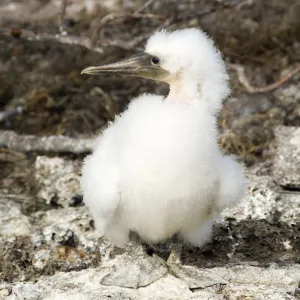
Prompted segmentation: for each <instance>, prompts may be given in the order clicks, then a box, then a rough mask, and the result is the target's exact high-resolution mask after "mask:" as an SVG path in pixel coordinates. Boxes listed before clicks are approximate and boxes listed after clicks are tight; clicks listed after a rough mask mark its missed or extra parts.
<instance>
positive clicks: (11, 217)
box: [0, 194, 31, 236]
mask: <svg viewBox="0 0 300 300" xmlns="http://www.w3.org/2000/svg"><path fill="white" fill-rule="evenodd" d="M8 198H9V197H8V196H7V195H5V194H0V236H28V235H29V234H30V230H31V225H30V223H29V220H28V218H27V217H26V216H25V215H23V214H22V213H21V206H20V205H19V204H18V203H16V202H14V201H12V200H9V199H8Z"/></svg>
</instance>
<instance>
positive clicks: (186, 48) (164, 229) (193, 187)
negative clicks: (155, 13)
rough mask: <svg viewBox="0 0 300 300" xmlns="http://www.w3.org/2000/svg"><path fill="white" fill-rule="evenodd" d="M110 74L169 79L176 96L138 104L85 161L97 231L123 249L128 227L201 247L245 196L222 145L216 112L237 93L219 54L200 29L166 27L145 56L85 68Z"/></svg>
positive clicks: (85, 187)
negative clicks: (224, 213) (225, 212)
mask: <svg viewBox="0 0 300 300" xmlns="http://www.w3.org/2000/svg"><path fill="white" fill-rule="evenodd" d="M108 72H109V73H112V72H113V73H117V74H123V75H129V76H139V77H144V78H151V79H154V80H159V81H164V82H166V83H168V84H169V85H170V93H169V95H168V96H167V97H166V98H164V97H162V96H156V95H149V94H146V95H141V96H139V97H138V98H136V99H133V100H132V101H131V103H130V105H129V106H128V109H127V110H126V111H125V112H124V113H122V114H121V115H119V116H117V117H116V119H115V121H114V122H113V123H112V124H110V125H109V127H108V128H107V129H106V130H105V131H104V132H103V134H102V135H101V136H99V138H98V139H97V140H96V143H95V147H94V150H93V153H92V154H91V155H89V156H88V157H87V158H86V159H85V161H84V166H83V169H82V178H81V189H82V192H83V197H84V203H85V204H86V206H87V207H88V208H89V209H90V211H91V213H92V216H93V218H94V221H95V226H96V228H97V230H98V231H99V234H100V235H101V236H102V235H103V236H106V237H107V238H108V239H109V240H111V241H112V242H113V243H117V244H122V243H126V242H128V240H129V231H135V232H136V233H138V234H139V236H140V237H141V238H142V239H143V240H144V241H146V242H149V243H157V242H162V241H165V240H166V239H168V238H170V237H172V236H173V235H174V234H176V233H179V234H180V235H181V236H182V237H183V239H184V240H185V241H186V242H187V243H191V244H192V245H195V246H201V245H203V243H205V242H206V241H207V240H209V238H210V236H211V232H212V225H213V222H214V221H215V219H216V218H217V217H218V216H219V214H220V212H221V211H222V210H223V209H224V208H226V207H230V206H232V205H233V204H234V203H236V202H237V201H238V200H240V199H241V198H242V196H243V193H244V176H243V170H242V168H241V166H240V165H239V164H238V163H237V162H236V161H235V160H234V159H233V158H232V157H229V156H223V155H222V153H221V151H220V149H219V146H218V143H217V137H218V130H217V126H216V121H217V120H216V119H217V114H218V112H219V110H220V108H221V106H222V101H223V100H224V99H225V98H226V97H227V96H228V95H229V93H230V88H229V85H228V75H227V73H226V70H225V66H224V62H223V60H222V57H221V54H220V52H219V51H218V50H217V48H216V47H215V46H214V44H213V42H212V40H210V39H209V38H208V37H207V35H206V34H205V33H203V32H202V31H200V30H198V29H184V30H178V31H174V32H171V33H169V32H166V31H159V32H157V33H155V34H154V35H153V36H152V37H150V39H149V40H148V42H147V45H146V49H145V53H143V54H141V55H136V56H134V57H132V58H129V59H126V60H123V61H120V62H117V63H113V64H109V65H105V66H97V67H88V68H86V69H84V70H83V71H82V73H84V74H91V75H98V74H102V73H103V74H104V73H108Z"/></svg>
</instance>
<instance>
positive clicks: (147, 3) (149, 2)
mask: <svg viewBox="0 0 300 300" xmlns="http://www.w3.org/2000/svg"><path fill="white" fill-rule="evenodd" d="M154 1H155V0H148V1H146V2H145V3H144V4H143V5H142V6H141V7H140V8H139V9H137V10H136V13H137V14H139V13H141V12H142V11H143V10H145V9H146V8H147V7H148V6H150V5H151V4H152V3H153V2H154Z"/></svg>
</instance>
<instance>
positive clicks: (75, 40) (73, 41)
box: [0, 28, 104, 53]
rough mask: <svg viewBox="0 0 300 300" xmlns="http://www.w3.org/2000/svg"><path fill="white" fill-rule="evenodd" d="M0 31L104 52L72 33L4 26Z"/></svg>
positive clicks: (87, 40) (29, 38)
mask: <svg viewBox="0 0 300 300" xmlns="http://www.w3.org/2000/svg"><path fill="white" fill-rule="evenodd" d="M0 33H2V34H4V35H9V36H13V37H15V38H23V39H25V40H28V41H52V42H57V43H61V44H68V45H79V46H82V47H85V48H87V49H89V50H92V51H95V52H99V53H103V52H104V50H103V48H101V47H93V46H92V43H91V41H90V39H89V38H84V37H78V36H72V35H68V36H63V35H60V34H50V33H35V32H33V31H31V30H27V29H22V28H4V29H2V30H0Z"/></svg>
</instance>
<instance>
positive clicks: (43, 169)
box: [34, 156, 80, 207]
mask: <svg viewBox="0 0 300 300" xmlns="http://www.w3.org/2000/svg"><path fill="white" fill-rule="evenodd" d="M34 168H35V178H36V181H37V187H38V189H39V191H38V194H37V196H38V197H39V198H41V199H44V201H46V203H47V204H50V203H53V202H54V203H55V204H56V205H58V206H62V207H68V206H70V204H71V199H72V197H73V196H75V195H77V194H79V192H80V191H79V163H76V162H75V161H69V160H66V159H62V158H59V157H55V158H50V157H47V156H38V157H37V158H36V161H35V164H34Z"/></svg>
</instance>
